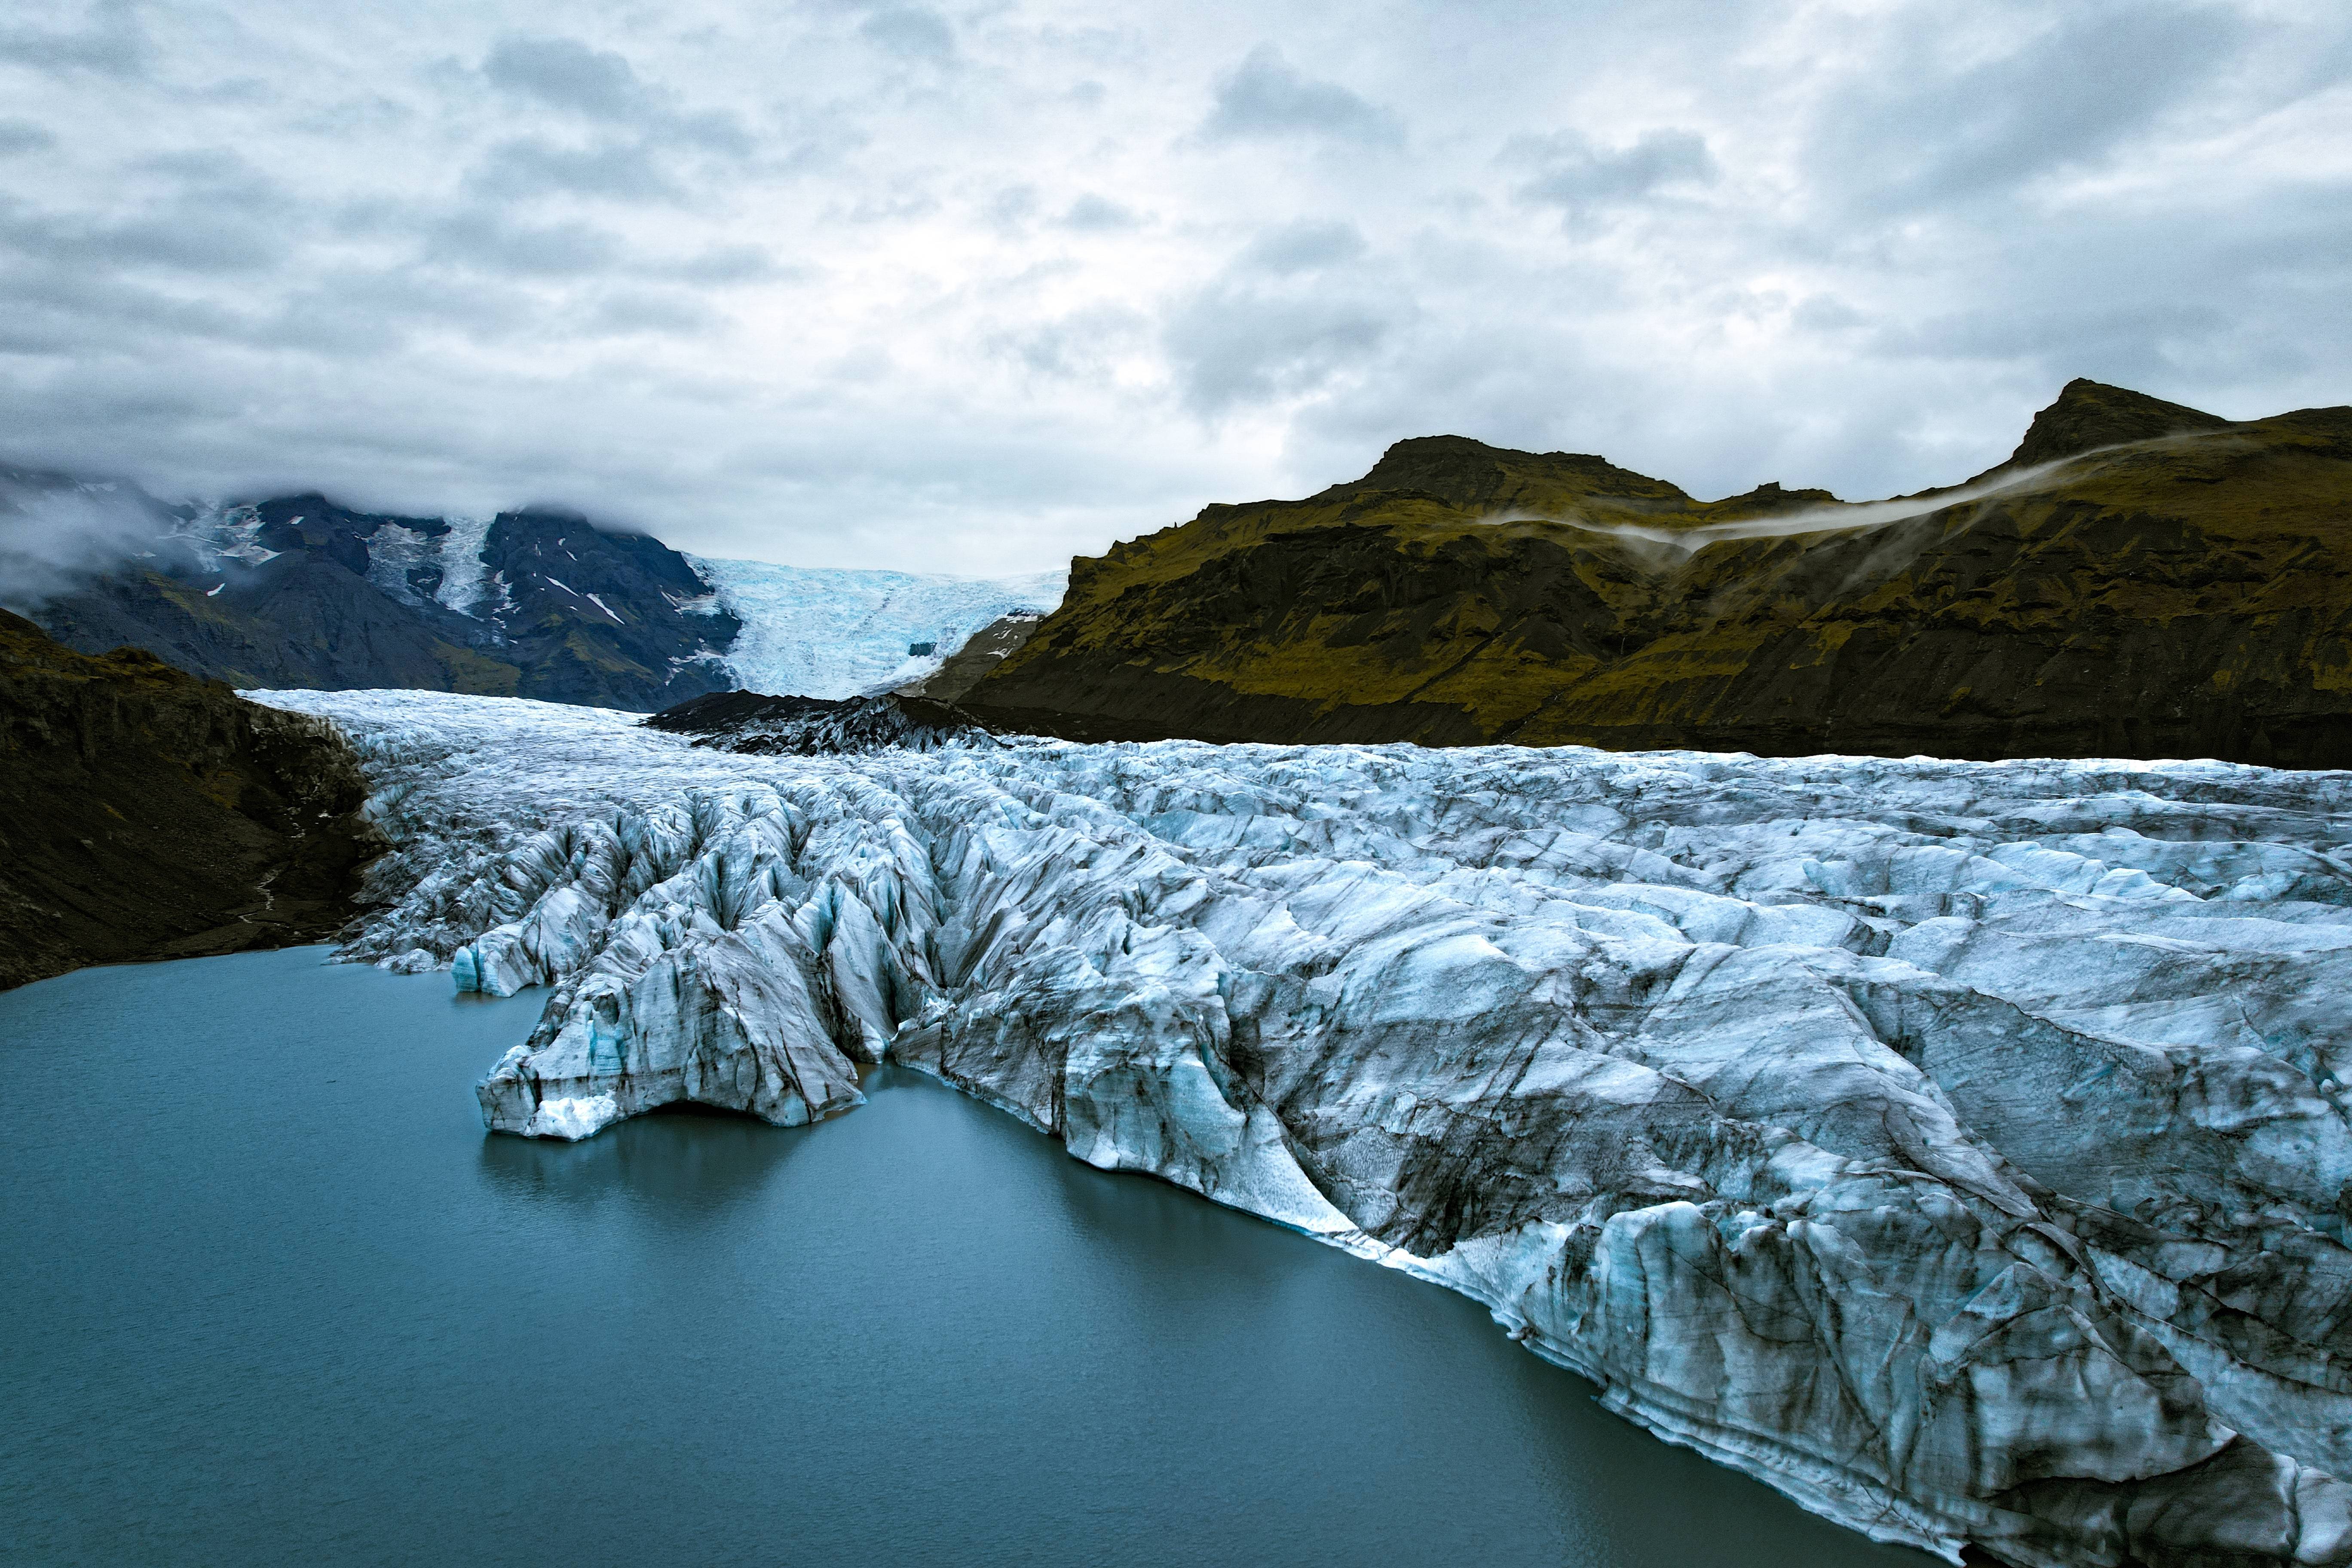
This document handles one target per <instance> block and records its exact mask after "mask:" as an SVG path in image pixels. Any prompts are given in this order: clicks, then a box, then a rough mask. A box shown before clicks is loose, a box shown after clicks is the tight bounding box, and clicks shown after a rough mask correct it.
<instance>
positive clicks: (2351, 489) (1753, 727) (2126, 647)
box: [961, 381, 2352, 767]
mask: <svg viewBox="0 0 2352 1568" xmlns="http://www.w3.org/2000/svg"><path fill="white" fill-rule="evenodd" d="M961 701H962V702H963V703H964V704H965V705H966V706H968V707H970V708H971V709H972V710H974V711H975V712H976V713H979V714H981V715H982V716H983V717H984V718H986V719H987V720H988V721H990V722H991V723H992V724H993V725H995V726H997V727H999V728H1011V729H1016V730H1026V731H1035V732H1042V733H1051V734H1058V735H1063V736H1066V737H1069V738H1072V739H1077V740H1150V739H1158V738H1162V737H1192V738H1197V739H1204V740H1216V741H1265V742H1284V743H1289V742H1307V741H1349V742H1354V741H1373V742H1378V741H1402V740H1410V741H1416V742H1422V743H1424V744H1432V745H1460V744H1478V743H1483V742H1494V741H1509V742H1517V743H1524V744H1536V745H1554V744H1563V743H1573V744H1590V745H1597V746H1603V747H1609V748H1612V749H1619V750H1628V749H1637V748H1642V747H1651V746H1692V747H1699V748H1704V749H1707V750H1721V751H1742V750H1744V751H1750V752H1759V753H1761V754H1766V755H1801V754H1806V753H1810V752H1832V751H1833V752H1868V753H1874V754H1879V755H1892V756H1903V755H1911V754H1918V753H1926V754H1929V755H1936V756H1950V757H1976V758H1998V757H2016V756H2065V757H2082V756H2138V757H2147V756H2211V757H2218V758H2222V759H2226V760H2236V761H2243V762H2252V763H2267V764H2277V765H2283V766H2294V767H2342V766H2352V408H2323V409H2307V410H2304V411H2302V412H2299V413H2294V414H2284V415H2279V416H2275V417H2273V418H2268V419H2256V420H2247V421H2242V422H2234V423H2233V422H2231V421H2227V420H2223V419H2220V418H2217V417H2215V416H2211V415H2208V414H2203V413H2200V412H2199V411H2197V410H2195V409H2190V408H2184V407H2182V406H2180V405H2175V404H2168V403H2164V402H2161V401H2159V400H2158V399H2155V398H2150V397H2146V396H2143V395H2140V394H2137V393H2133V392H2129V391H2126V390H2125V389H2122V388H2117V387H2110V386H2103V385H2101V384H2097V383H2094V382H2088V381H2076V382H2074V383H2072V384H2069V385H2068V386H2067V387H2066V388H2065V390H2064V391H2063V393H2062V394H2061V395H2060V396H2059V398H2058V399H2057V401H2056V402H2055V403H2053V405H2051V406H2050V407H2049V408H2046V409H2044V410H2042V413H2041V414H2040V415H2038V416H2036V417H2035V419H2034V421H2033V424H2032V429H2031V430H2030V431H2029V432H2028V434H2027V436H2026V437H2025V439H2024V440H2023V441H2022V442H2021V444H2020V446H2019V447H2018V449H2017V451H2016V453H2015V454H2013V455H2012V457H2011V458H2010V460H2009V461H2008V462H2006V463H2003V464H2001V465H2000V466H1999V467H1997V468H1993V469H1991V470H1990V471H1989V472H1987V473H1985V474H1982V475H1979V476H1978V477H1977V478H1976V479H1972V480H1969V481H1968V482H1967V483H1966V484H1963V485H1960V486H1957V487H1954V488H1951V489H1945V490H1940V491H1926V492H1922V493H1921V494H1919V495H1917V496H1913V497H1907V498H1901V499H1899V500H1895V501H1885V502H1871V503H1861V504H1854V503H1846V502H1842V501H1839V500H1837V499H1836V498H1835V497H1833V496H1831V495H1830V494H1828V493H1827V492H1826V491H1822V490H1785V489H1781V488H1780V486H1778V485H1766V486H1763V487H1760V488H1759V489H1755V490H1752V491H1750V492H1748V493H1747V494H1745V495H1739V496H1733V497H1729V498H1727V499H1725V500H1717V501H1699V500H1694V499H1693V498H1691V497H1690V496H1688V495H1685V493H1684V492H1683V491H1682V490H1680V489H1677V488H1675V486H1674V485H1672V484H1669V483H1666V482H1665V481H1664V480H1659V479H1651V478H1648V477H1647V476H1644V475H1641V474H1636V473H1633V472H1630V471H1628V470H1626V469H1623V468H1617V467H1616V466H1614V465H1612V464H1611V463H1609V462H1607V461H1606V460H1605V459H1603V458H1598V457H1591V456H1581V455H1577V454H1571V453H1559V452H1554V453H1545V454H1536V453H1527V452H1514V451H1508V450H1505V449H1502V448H1498V447H1488V446H1485V445H1483V444H1481V443H1479V442H1476V441H1471V440H1466V439H1464V438H1462V437H1430V438H1426V439H1417V440H1409V441H1402V442H1399V443H1397V444H1396V445H1395V446H1394V447H1391V448H1390V449H1389V451H1388V452H1387V454H1386V455H1385V456H1383V457H1382V458H1381V460H1380V462H1379V463H1378V464H1377V465H1375V466H1374V468H1372V469H1371V471H1370V473H1368V474H1367V475H1365V476H1364V478H1362V479H1359V480H1356V481H1353V482H1352V483H1349V484H1342V485H1335V486H1333V487H1331V488H1330V489H1327V490H1325V491H1323V492H1321V493H1320V494H1318V495H1316V496H1312V497H1309V498H1307V500H1297V501H1260V502H1256V503H1253V504H1250V505H1245V506H1224V505H1219V506H1212V507H1209V508H1207V509H1205V510H1202V512H1201V514H1200V515H1199V516H1198V517H1196V518H1195V519H1193V520H1192V521H1190V522H1187V523H1184V524H1182V525H1181V526H1178V527H1174V528H1171V529H1167V530H1163V531H1160V532H1159V533H1155V534H1151V535H1149V536H1147V537H1145V538H1142V539H1139V540H1136V541H1134V542H1129V543H1127V544H1122V545H1118V546H1116V547H1114V548H1113V549H1112V550H1111V551H1110V552H1108V554H1107V555H1104V556H1103V557H1101V558H1099V559H1097V560H1080V561H1078V562H1076V563H1074V564H1073V568H1072V575H1071V580H1070V589H1069V594H1068V596H1067V598H1066V600H1065V601H1064V603H1063V605H1062V606H1061V608H1060V609H1058V610H1056V611H1055V613H1054V614H1052V615H1051V616H1048V617H1047V618H1046V620H1045V623H1044V624H1043V625H1042V626H1040V627H1039V628H1038V629H1037V631H1036V632H1035V634H1034V636H1032V637H1030V638H1029V639H1028V640H1027V642H1026V643H1025V644H1024V646H1023V647H1021V648H1020V649H1019V650H1018V651H1016V652H1014V653H1013V654H1012V655H1011V656H1010V657H1008V658H1005V659H1004V660H1003V662H1002V663H1001V664H1000V665H998V666H997V667H996V668H994V669H992V670H991V671H990V672H988V673H987V674H986V675H984V676H983V677H982V679H980V680H979V682H978V683H977V684H976V685H975V686H973V687H972V688H971V689H970V690H969V691H968V692H966V693H965V694H963V696H962V698H961Z"/></svg>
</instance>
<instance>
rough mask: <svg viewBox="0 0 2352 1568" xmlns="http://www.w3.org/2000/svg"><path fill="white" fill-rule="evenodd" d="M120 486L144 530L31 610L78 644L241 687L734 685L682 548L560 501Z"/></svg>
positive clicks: (593, 693)
mask: <svg viewBox="0 0 2352 1568" xmlns="http://www.w3.org/2000/svg"><path fill="white" fill-rule="evenodd" d="M36 478H38V476H36ZM47 479H50V480H51V481H52V484H53V486H66V485H72V484H75V483H77V481H72V480H69V479H65V478H63V477H62V476H47ZM18 488H19V489H20V491H21V490H23V489H26V487H25V486H19V487H18ZM118 491H119V494H120V495H121V500H122V504H123V505H125V506H133V507H136V508H138V509H139V510H141V511H142V513H144V514H148V515H152V516H153V517H155V518H156V519H157V520H158V521H157V523H156V526H155V528H154V530H153V531H152V534H151V535H150V536H148V537H145V538H144V539H143V540H132V541H131V542H133V543H138V544H141V545H142V548H141V549H140V550H138V551H136V552H133V555H132V559H131V561H130V562H129V563H126V564H124V565H123V566H121V567H120V568H117V569H115V570H113V571H110V572H109V573H107V574H103V575H101V576H99V577H97V578H95V579H94V580H91V581H88V582H86V583H83V584H80V585H79V586H78V587H76V588H75V589H73V590H72V591H71V592H68V593H65V594H62V595H54V596H51V597H48V598H47V599H46V600H45V601H44V602H43V603H41V604H40V605H38V606H37V608H35V609H34V612H33V613H34V616H35V618H36V619H37V620H38V621H39V622H40V623H41V624H42V625H43V626H45V627H46V628H47V630H48V631H49V632H50V633H51V634H52V635H54V636H55V637H58V640H60V641H62V642H64V643H66V644H67V645H68V647H75V648H79V649H80V650H81V651H83V652H87V653H97V652H100V651H102V650H104V649H107V648H111V647H121V646H125V645H131V646H136V647H144V648H147V649H149V650H150V651H152V652H154V653H156V654H157V655H159V656H160V657H162V658H165V659H167V660H169V661H170V662H172V663H173V664H174V665H176V666H178V667H181V668H186V669H189V670H192V671H194V672H195V673H197V674H199V675H205V676H212V677H215V678H217V679H223V680H226V681H228V682H230V683H231V684H233V685H236V686H240V687H289V686H292V687H318V688H324V689H343V688H355V687H404V688H419V689H431V690H445V691H475V692H495V693H499V694H504V695H511V696H524V697H537V698H541V699H545V700H551V701H560V702H587V703H595V704H599V705H602V706H605V707H614V708H628V709H635V710H639V711H646V710H652V709H656V708H661V707H665V706H667V705H669V704H670V703H673V702H676V701H677V700H680V699H682V698H687V697H692V696H695V695H698V694H699V693H702V692H706V691H715V690H724V689H728V688H730V687H731V686H732V685H733V684H734V678H733V676H732V674H731V673H730V671H729V670H728V669H727V668H726V667H725V665H724V663H723V662H722V659H723V655H724V653H725V651H726V650H727V648H728V647H729V646H730V644H731V643H732V642H733V641H734V639H735V637H736V635H737V633H738V632H739V631H740V629H741V623H740V621H738V620H737V619H736V618H735V617H734V616H731V615H730V614H728V613H727V612H726V611H725V610H724V609H722V608H721V607H719V605H718V604H717V603H716V601H715V599H714V598H713V596H712V592H711V587H710V584H708V583H706V582H704V581H703V579H702V578H701V577H700V576H699V575H698V574H697V572H696V571H695V569H694V566H693V565H692V563H689V562H688V560H687V558H686V557H685V556H683V555H680V554H679V553H678V552H676V551H674V550H671V549H669V548H668V547H667V545H664V544H663V543H661V542H659V541H658V540H655V539H650V538H646V537H644V536H642V535H636V534H627V533H616V532H613V531H607V530H604V529H600V528H597V527H594V526H593V525H592V524H590V523H589V522H588V521H586V520H585V519H583V518H582V517H580V516H579V515H577V514H576V513H572V512H563V511H551V510H530V509H526V510H519V511H509V512H500V513H499V515H498V516H497V517H495V518H492V519H489V520H488V521H482V520H478V519H475V520H468V519H450V518H437V517H422V518H420V517H395V516H389V515H379V514H374V513H368V512H360V511H354V510H351V509H349V508H346V507H342V506H340V505H337V504H336V503H335V502H333V501H331V500H328V499H327V498H326V497H324V496H320V495H317V494H305V495H297V496H286V497H280V498H278V499H276V500H267V501H262V502H258V503H256V504H252V505H247V506H236V507H228V508H224V509H216V510H199V509H192V508H182V509H178V510H177V511H174V510H172V509H167V508H164V507H163V506H162V505H161V504H160V503H158V502H155V501H153V500H152V499H151V498H145V497H141V496H138V495H137V494H136V492H135V491H132V490H130V489H127V488H123V487H118Z"/></svg>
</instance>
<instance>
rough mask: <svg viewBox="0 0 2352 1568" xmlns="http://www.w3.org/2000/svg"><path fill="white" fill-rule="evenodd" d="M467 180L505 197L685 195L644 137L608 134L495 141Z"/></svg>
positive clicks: (678, 199)
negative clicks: (580, 142)
mask: <svg viewBox="0 0 2352 1568" xmlns="http://www.w3.org/2000/svg"><path fill="white" fill-rule="evenodd" d="M467 184H468V185H470V186H471V187H472V188H473V189H474V190H476V191H478V192H479V193H480V194H482V195H486V196H498V197H503V198H506V199H508V200H510V201H527V200H530V199H531V198H533V197H537V196H544V195H551V194H555V193H562V194H566V195H577V196H593V197H601V198H603V199H605V200H609V201H620V202H658V203H666V204H668V205H685V204H686V203H687V202H688V201H689V200H691V197H690V196H689V195H688V192H687V190H686V187H685V186H683V185H681V184H679V183H678V182H677V179H675V178H674V177H673V176H672V175H671V174H669V172H668V171H667V170H666V169H665V168H663V167H662V166H661V164H660V163H659V161H658V160H657V159H656V157H655V156H654V153H653V151H652V149H650V148H648V147H647V146H646V144H645V143H644V142H625V141H618V140H614V139H610V138H605V139H600V140H598V141H596V142H592V143H590V144H589V145H587V146H584V147H562V146H557V145H555V144H554V143H551V142H545V141H542V140H541V139H540V138H538V137H520V138H518V139H516V140H515V141H512V142H501V143H499V145H498V146H496V147H493V148H491V149H490V150H489V153H488V155H486V156H485V157H484V158H483V160H482V161H481V162H480V163H478V164H476V165H475V166H474V169H473V170H472V172H471V173H470V174H467Z"/></svg>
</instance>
